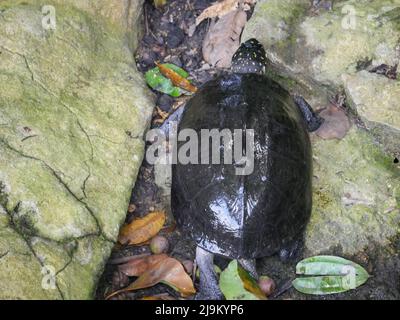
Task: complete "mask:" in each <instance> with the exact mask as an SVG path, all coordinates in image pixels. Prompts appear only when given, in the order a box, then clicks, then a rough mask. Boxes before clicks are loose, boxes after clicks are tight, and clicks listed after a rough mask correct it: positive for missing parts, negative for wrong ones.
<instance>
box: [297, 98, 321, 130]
mask: <svg viewBox="0 0 400 320" xmlns="http://www.w3.org/2000/svg"><path fill="white" fill-rule="evenodd" d="M294 102H295V103H296V105H297V106H298V108H299V109H300V111H301V113H302V115H303V119H304V121H305V122H306V124H307V129H308V131H309V132H313V131H315V130H318V128H319V127H320V126H321V124H322V123H323V122H324V119H323V118H321V117H320V116H318V115H317V114H316V113H315V112H314V111H313V109H312V108H311V106H310V105H309V104H308V103H307V101H306V100H304V98H303V97H301V96H294Z"/></svg>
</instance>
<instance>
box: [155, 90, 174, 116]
mask: <svg viewBox="0 0 400 320" xmlns="http://www.w3.org/2000/svg"><path fill="white" fill-rule="evenodd" d="M174 101H175V100H174V98H172V97H171V96H169V95H167V94H163V95H161V96H160V97H159V98H158V100H157V106H158V107H159V108H160V109H161V110H162V111H166V112H168V111H169V110H171V107H172V105H173V104H174Z"/></svg>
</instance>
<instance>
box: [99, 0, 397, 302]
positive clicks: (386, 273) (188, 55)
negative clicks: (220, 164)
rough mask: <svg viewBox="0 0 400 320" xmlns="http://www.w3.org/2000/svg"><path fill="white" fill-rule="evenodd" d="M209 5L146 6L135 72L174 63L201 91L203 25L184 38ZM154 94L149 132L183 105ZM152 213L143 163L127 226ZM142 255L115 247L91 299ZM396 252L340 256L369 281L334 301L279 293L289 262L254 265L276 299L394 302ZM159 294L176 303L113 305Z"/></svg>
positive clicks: (186, 250)
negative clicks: (122, 263) (156, 300)
mask: <svg viewBox="0 0 400 320" xmlns="http://www.w3.org/2000/svg"><path fill="white" fill-rule="evenodd" d="M213 2H214V0H169V1H168V2H167V3H168V4H167V6H166V7H164V8H162V9H155V8H154V7H153V5H152V4H151V1H146V2H145V4H144V18H143V33H144V36H143V38H142V40H141V42H140V45H139V48H138V50H137V54H136V61H137V66H138V69H139V70H140V71H141V72H143V73H145V72H146V71H147V70H149V69H151V68H153V67H154V66H155V65H154V62H155V61H161V62H170V63H174V64H176V65H178V66H180V67H182V68H184V69H185V70H187V71H188V72H189V73H190V75H191V76H190V79H191V80H192V82H193V83H194V84H195V85H196V86H201V85H202V84H204V83H205V82H207V81H208V80H210V79H211V78H212V77H213V76H215V75H216V74H218V71H217V70H215V69H213V68H211V67H210V66H208V65H207V64H206V63H205V62H204V61H203V60H202V52H201V47H202V42H203V39H204V36H205V34H206V32H207V28H208V23H207V22H203V23H202V24H200V25H199V27H198V28H197V30H196V32H195V34H194V35H193V36H192V37H189V36H188V35H187V32H188V29H189V26H190V25H192V24H193V23H194V21H195V17H196V16H198V15H199V14H200V13H201V12H202V11H203V10H204V9H205V8H207V7H208V6H209V5H210V4H212V3H213ZM248 15H251V11H250V12H248ZM155 94H156V95H157V103H156V105H157V107H159V109H160V110H159V111H158V112H155V113H154V119H153V124H152V127H157V126H159V122H157V119H160V118H161V114H162V112H166V113H171V112H172V110H173V107H174V106H176V105H179V104H182V103H183V102H184V101H185V99H186V98H185V97H183V98H177V99H175V98H172V97H170V96H168V95H166V94H161V93H157V92H155ZM154 210H168V208H166V207H165V201H163V200H162V196H161V191H160V189H159V188H158V187H157V185H156V184H155V182H154V168H153V167H152V166H151V165H149V164H148V163H146V162H144V163H143V165H142V167H141V169H140V172H139V176H138V180H137V182H136V185H135V188H134V190H133V191H132V197H131V205H130V207H129V208H128V214H127V222H130V221H131V220H132V219H133V218H134V217H141V216H143V215H145V214H147V213H148V212H150V211H154ZM161 234H162V235H165V236H166V237H167V238H168V240H169V243H170V251H169V252H168V254H169V255H171V256H172V257H175V258H177V259H178V260H181V261H183V260H193V259H194V253H195V244H194V243H193V242H191V241H190V240H189V239H184V238H183V237H182V234H181V233H180V231H179V230H177V229H176V228H175V226H174V222H173V220H172V219H168V220H167V227H166V228H164V229H163V231H162V232H161ZM146 252H150V249H149V247H148V246H140V247H138V246H125V247H123V246H119V245H117V246H116V247H115V248H114V250H113V253H112V256H111V258H110V260H109V263H108V264H107V266H106V269H105V272H104V274H103V277H102V279H101V280H100V284H99V287H98V290H97V298H98V299H104V297H105V296H107V295H108V294H109V293H111V292H113V291H115V290H118V289H120V288H123V287H125V286H127V285H128V284H129V283H131V282H132V281H133V279H129V278H128V277H127V276H124V275H123V274H121V273H119V272H118V271H117V268H116V264H115V263H116V262H118V259H125V258H126V257H129V256H132V255H137V254H142V253H146ZM399 252H400V239H393V242H392V245H391V246H389V247H385V248H382V247H373V246H371V247H370V248H369V249H368V250H366V251H365V252H362V253H359V254H358V255H356V256H352V257H346V256H345V258H348V259H351V260H353V261H354V262H357V263H360V264H361V265H363V266H364V267H365V268H366V269H367V271H368V272H369V273H370V274H371V275H372V278H370V279H369V280H368V282H367V283H366V284H365V285H364V286H362V287H360V288H357V290H353V291H350V292H347V293H345V294H338V295H327V296H306V295H303V294H300V293H298V292H296V290H294V289H293V288H289V289H287V290H283V289H285V288H286V287H287V284H288V283H290V282H291V280H293V279H294V276H295V262H290V263H285V264H284V263H282V262H280V261H279V259H278V257H276V256H273V257H268V258H264V259H261V260H260V261H258V265H257V268H258V271H259V274H260V275H268V276H270V277H271V278H273V279H274V280H275V281H276V283H277V286H278V291H280V289H282V290H283V291H284V292H282V293H281V294H279V296H278V297H276V299H301V300H303V299H326V300H330V299H400V288H399V285H398V284H399V278H400V257H399ZM327 254H331V255H339V256H343V255H342V254H341V250H340V248H332V250H330V251H329V252H327ZM227 263H228V261H226V260H225V259H222V258H217V259H216V264H217V265H219V266H220V267H221V268H224V267H225V266H226V265H227ZM161 293H168V294H169V295H171V296H173V297H175V298H179V294H177V293H176V292H175V291H174V290H172V289H171V288H169V287H168V286H166V285H163V284H159V285H156V286H155V287H152V288H149V289H145V290H138V291H134V292H129V293H123V294H120V295H117V296H116V297H114V298H113V299H122V300H130V299H139V298H141V297H143V296H152V295H156V294H161Z"/></svg>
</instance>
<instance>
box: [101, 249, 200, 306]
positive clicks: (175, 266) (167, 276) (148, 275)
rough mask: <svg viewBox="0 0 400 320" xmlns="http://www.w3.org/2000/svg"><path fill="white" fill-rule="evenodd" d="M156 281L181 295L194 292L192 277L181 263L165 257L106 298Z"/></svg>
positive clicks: (142, 287) (145, 286)
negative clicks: (129, 283)
mask: <svg viewBox="0 0 400 320" xmlns="http://www.w3.org/2000/svg"><path fill="white" fill-rule="evenodd" d="M158 283H164V284H167V285H169V286H170V287H172V288H174V289H175V290H177V291H178V292H180V293H181V295H182V296H184V297H186V296H191V295H194V294H195V293H196V290H195V288H194V285H193V281H192V279H191V278H190V277H189V275H188V274H187V273H186V272H185V269H184V268H183V266H182V264H181V263H180V262H179V261H178V260H176V259H174V258H169V257H168V258H167V259H163V260H161V261H159V262H158V263H156V264H155V265H153V266H152V267H151V268H149V269H148V270H146V271H145V272H144V273H142V275H141V276H140V277H139V278H138V279H137V280H136V281H135V282H133V283H132V284H131V285H129V286H128V287H126V288H124V289H121V290H118V291H115V292H113V293H112V294H110V295H109V296H108V297H107V299H109V298H111V297H113V296H115V295H117V294H119V293H122V292H127V291H134V290H138V289H144V288H149V287H152V286H154V285H156V284H158Z"/></svg>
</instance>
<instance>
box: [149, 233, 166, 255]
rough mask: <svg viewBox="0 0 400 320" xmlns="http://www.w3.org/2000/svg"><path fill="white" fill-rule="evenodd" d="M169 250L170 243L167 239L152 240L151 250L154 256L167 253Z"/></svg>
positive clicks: (157, 237) (161, 237) (156, 238)
mask: <svg viewBox="0 0 400 320" xmlns="http://www.w3.org/2000/svg"><path fill="white" fill-rule="evenodd" d="M168 248H169V243H168V239H167V238H166V237H163V236H155V237H154V238H153V239H151V242H150V250H151V252H153V253H154V254H160V253H165V252H167V251H168Z"/></svg>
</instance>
